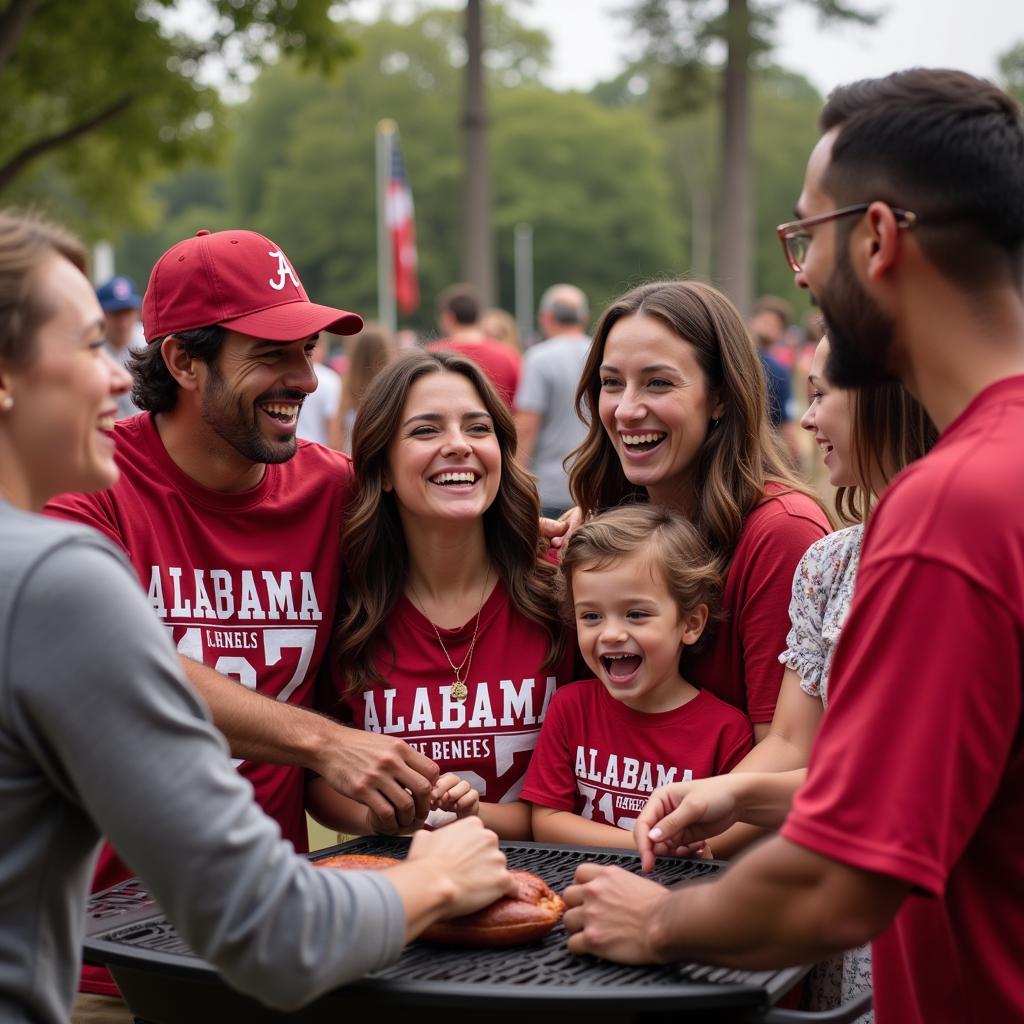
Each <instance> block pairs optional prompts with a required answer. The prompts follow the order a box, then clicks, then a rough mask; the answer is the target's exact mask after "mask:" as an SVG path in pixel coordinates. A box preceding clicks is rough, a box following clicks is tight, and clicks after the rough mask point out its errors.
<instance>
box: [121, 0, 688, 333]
mask: <svg viewBox="0 0 1024 1024" xmlns="http://www.w3.org/2000/svg"><path fill="white" fill-rule="evenodd" d="M488 25H489V27H490V28H491V30H492V31H493V32H495V33H497V38H494V39H493V40H492V43H491V53H492V57H491V58H490V59H489V60H488V65H489V67H490V68H491V113H492V117H493V125H492V132H491V166H492V172H493V191H494V218H495V226H496V229H497V242H498V249H499V267H500V298H501V300H502V302H503V303H504V304H505V305H506V306H509V305H511V303H512V230H513V228H514V225H515V224H517V223H519V222H520V221H526V222H529V223H531V224H532V225H533V229H534V240H535V257H536V270H535V282H536V285H537V287H538V289H540V288H543V287H545V286H546V285H548V284H550V283H553V282H554V281H559V280H571V281H574V282H575V283H578V284H579V285H580V286H581V287H583V288H584V289H585V290H586V291H587V292H588V294H589V295H590V297H591V301H592V302H593V303H594V304H595V305H597V304H599V303H601V302H603V301H604V300H605V299H607V298H608V297H610V296H611V295H613V294H615V293H616V292H617V291H618V290H620V289H621V288H622V287H624V286H625V285H627V284H629V283H631V282H633V281H635V280H637V279H639V278H643V277H649V276H652V275H660V274H671V273H680V272H682V271H684V270H685V268H686V265H685V248H684V240H685V233H684V230H683V226H682V221H681V218H680V217H679V215H678V212H677V210H676V208H675V205H674V203H673V201H672V191H671V182H670V178H669V175H668V165H667V160H666V153H665V147H664V144H663V141H662V139H661V138H660V136H659V135H658V133H656V132H654V131H652V129H651V124H650V119H649V118H648V116H647V115H646V114H645V113H644V112H643V111H642V110H638V109H617V110H616V109H608V108H606V107H603V106H602V105H600V104H599V103H597V102H596V101H595V100H593V99H592V98H590V97H587V96H582V95H580V94H574V93H568V94H563V93H556V92H552V91H551V90H548V89H544V88H542V87H541V86H540V85H539V84H538V81H537V76H538V74H539V72H540V71H541V70H542V69H543V67H544V65H545V62H546V59H547V41H546V39H545V38H544V37H543V36H541V35H538V34H537V33H535V32H533V31H529V30H524V29H522V28H521V27H520V26H518V25H517V24H516V23H515V22H514V21H513V20H512V19H511V18H508V17H504V16H502V17H495V18H491V19H489V21H488ZM351 31H352V34H353V36H354V38H355V39H356V41H357V43H358V47H359V56H358V57H357V58H356V59H354V60H353V61H352V62H351V63H349V64H347V65H346V66H345V69H344V72H343V74H342V75H341V76H340V78H339V79H338V80H336V81H326V80H317V79H314V78H312V77H303V76H301V75H299V74H298V73H297V72H296V70H295V68H294V67H293V66H292V65H291V64H289V63H288V62H282V63H281V64H280V65H279V66H276V67H273V68H269V69H267V70H266V71H265V72H264V73H263V75H262V76H261V77H260V79H259V81H258V82H257V83H256V86H255V88H254V90H253V96H252V99H251V100H250V101H249V102H248V103H245V104H243V105H241V106H239V107H238V108H237V109H236V110H235V111H234V116H233V118H232V125H233V128H234V142H233V145H232V147H231V150H230V152H229V153H228V154H227V156H226V159H225V162H224V167H223V172H222V184H221V185H220V186H219V188H215V187H214V185H213V182H214V179H213V178H211V176H210V175H209V173H204V172H200V171H196V170H193V171H191V172H189V174H188V175H187V176H183V177H180V178H177V179H175V182H174V186H173V188H172V187H171V186H170V185H169V186H165V187H163V188H162V189H161V193H162V201H163V202H164V203H165V211H166V213H165V218H166V223H164V224H162V225H161V228H160V229H159V230H157V231H154V232H151V233H149V234H148V235H144V236H136V237H135V238H133V239H132V240H131V244H130V246H128V247H125V248H124V249H123V250H122V257H123V259H122V263H124V262H125V259H127V260H128V263H127V265H126V266H125V269H127V270H129V271H130V272H132V273H134V275H135V276H137V277H139V278H140V279H142V280H145V277H146V275H147V273H148V270H149V267H150V266H151V265H152V262H153V260H154V259H155V258H156V257H157V256H158V255H159V253H160V252H161V251H162V250H163V249H164V248H166V247H167V246H168V245H170V244H172V243H173V242H174V241H177V240H178V239H179V238H182V237H185V236H186V235H188V234H190V233H192V232H194V231H196V230H197V229H198V228H203V227H205V228H209V229H211V230H216V229H219V228H225V227H232V226H245V227H250V228H253V229H256V230H261V231H263V232H264V233H266V234H267V235H268V236H270V237H271V238H273V239H274V240H275V241H277V242H279V243H280V244H281V245H283V246H284V247H285V249H286V250H287V251H288V252H289V253H290V254H291V255H292V256H293V258H294V259H295V262H296V264H297V265H298V267H299V268H300V270H301V273H302V278H303V282H304V283H305V285H306V287H307V289H308V290H309V291H310V292H311V293H312V294H314V295H315V296H316V297H317V298H318V299H319V300H320V301H326V302H333V303H337V304H338V305H341V306H343V307H345V308H350V309H355V310H357V311H359V312H362V313H364V314H367V313H368V314H370V315H373V314H374V313H375V311H376V263H375V259H376V256H375V252H376V228H375V223H376V221H375V217H376V212H375V192H374V128H375V125H376V123H377V121H378V120H379V119H380V118H382V117H391V118H393V119H394V120H396V121H397V123H398V126H399V130H400V133H401V144H402V150H403V154H404V157H405V162H406V166H407V167H408V169H409V175H410V179H411V182H412V188H413V193H414V197H415V203H416V230H417V236H418V243H419V258H420V286H421V293H422V295H423V297H424V304H423V307H422V308H421V310H420V311H419V313H418V314H417V316H416V318H415V321H414V323H415V325H416V326H418V327H420V328H421V329H432V328H433V327H434V324H433V296H435V295H436V294H437V292H438V291H440V289H441V288H443V287H444V286H445V285H447V284H450V283H451V282H452V281H454V280H457V277H458V274H459V253H460V245H459V241H460V237H461V224H460V202H459V199H460V192H459V190H460V188H461V182H462V167H461V159H462V157H461V146H460V143H459V131H458V123H457V118H458V113H457V112H458V109H459V103H458V97H459V94H460V90H461V87H462V83H461V80H460V75H459V70H458V68H457V66H456V62H457V61H458V60H459V59H460V46H461V40H460V32H461V24H460V20H459V12H452V11H450V10H443V11H426V12H424V13H421V14H420V15H419V16H418V17H417V18H416V19H415V20H414V21H413V22H411V23H409V24H396V23H393V22H389V21H382V22H379V23H377V24H374V25H369V26H363V27H353V28H352V30H351ZM218 196H223V197H224V198H223V200H219V198H218Z"/></svg>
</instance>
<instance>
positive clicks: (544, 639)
mask: <svg viewBox="0 0 1024 1024" xmlns="http://www.w3.org/2000/svg"><path fill="white" fill-rule="evenodd" d="M475 626H476V616H475V615H474V616H473V618H472V619H470V620H469V622H467V623H465V624H464V625H462V626H460V627H459V628H458V629H439V630H438V632H439V633H440V634H441V638H442V639H443V641H444V645H445V647H446V648H447V649H448V653H449V654H450V656H451V659H452V661H454V662H455V664H456V665H458V664H461V662H462V659H463V658H464V657H465V656H466V653H467V651H468V650H469V644H470V642H471V640H472V637H473V630H474V627H475ZM388 641H390V643H391V644H393V645H394V651H395V654H396V657H395V658H394V659H392V654H391V648H390V647H389V646H388ZM565 647H566V650H565V654H564V655H563V656H562V658H561V660H560V661H559V663H558V664H557V665H555V666H553V667H552V668H547V669H545V668H542V665H543V663H544V659H545V658H546V656H547V650H548V634H547V632H546V631H545V630H544V629H542V628H541V627H540V626H539V625H537V624H536V623H534V622H531V621H530V620H529V619H527V618H524V617H523V616H522V615H520V614H519V613H518V612H516V611H515V610H514V609H513V608H512V606H511V604H510V603H509V598H508V592H507V591H506V589H505V586H504V584H503V583H502V582H501V580H499V581H498V583H497V584H496V586H495V587H494V589H493V590H492V591H491V594H490V596H489V597H488V598H487V600H486V601H485V602H484V606H483V609H482V610H481V612H480V630H479V634H478V636H477V643H476V648H475V650H474V652H473V659H472V661H471V662H470V664H469V667H468V669H467V673H468V674H467V680H466V687H467V689H468V691H469V693H468V696H467V697H466V699H465V701H456V700H453V699H452V697H451V686H452V681H453V675H452V670H451V667H450V666H449V665H448V662H447V660H446V659H445V656H444V653H443V652H442V650H441V646H440V644H439V643H438V640H437V636H436V635H435V633H434V630H433V627H432V626H431V625H430V622H429V621H428V620H427V619H426V618H425V617H424V616H423V614H422V613H421V612H420V611H419V609H417V608H416V607H415V606H414V605H413V604H412V603H411V602H410V601H409V600H408V598H406V597H405V596H404V595H403V596H402V597H400V598H399V601H398V604H397V605H396V606H395V610H394V611H393V612H392V614H391V616H390V618H389V620H388V622H387V624H386V626H385V635H384V639H382V640H381V641H379V642H378V644H377V655H376V663H377V667H378V669H379V671H380V672H381V674H382V675H383V676H384V677H385V678H386V679H387V681H388V682H387V685H386V686H380V685H377V686H371V687H370V688H369V689H368V690H365V691H363V692H362V693H357V694H347V695H346V694H344V685H345V682H344V678H343V676H338V677H337V685H338V686H339V696H340V698H341V703H342V705H343V709H341V708H339V709H334V710H335V711H338V712H339V713H341V714H342V715H343V717H345V718H347V719H348V720H349V721H351V722H352V723H353V724H354V725H356V726H357V727H358V728H361V729H365V730H367V731H370V732H380V733H386V734H388V735H390V736H398V737H399V738H400V739H403V740H405V741H406V742H407V743H408V744H409V745H410V746H412V747H415V748H416V749H417V750H419V751H420V752H421V753H423V754H425V755H426V756H427V757H429V758H430V759H431V760H432V761H436V762H437V764H438V766H439V767H440V769H441V771H442V773H444V772H454V773H455V774H456V775H459V776H461V777H462V778H464V779H466V780H467V781H468V782H470V783H471V784H472V785H473V786H474V788H475V789H476V790H477V791H478V792H479V793H480V798H481V799H482V800H487V801H489V802H491V803H501V802H503V801H510V800H516V799H518V797H519V790H520V788H521V787H522V783H523V776H524V775H525V773H526V766H527V764H528V763H529V761H530V755H531V754H532V753H533V748H534V746H535V745H536V743H537V735H538V733H539V732H540V727H541V723H542V722H543V721H544V717H545V715H546V714H547V710H548V705H549V704H550V702H551V698H552V697H553V696H554V693H555V689H556V687H558V686H561V685H562V684H563V683H566V682H568V681H569V680H570V679H572V677H573V663H574V658H575V651H576V644H575V639H574V638H573V637H568V636H567V643H566V645H565ZM327 710H328V711H330V710H332V709H330V708H328V709H327Z"/></svg>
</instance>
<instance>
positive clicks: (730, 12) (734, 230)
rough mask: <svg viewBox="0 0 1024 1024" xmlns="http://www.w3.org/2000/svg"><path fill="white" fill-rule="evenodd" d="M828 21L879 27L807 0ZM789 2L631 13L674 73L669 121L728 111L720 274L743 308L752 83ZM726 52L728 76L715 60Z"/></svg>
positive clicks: (664, 4) (672, 3)
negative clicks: (706, 110)
mask: <svg viewBox="0 0 1024 1024" xmlns="http://www.w3.org/2000/svg"><path fill="white" fill-rule="evenodd" d="M801 2H802V3H804V4H805V5H807V6H809V7H811V8H812V9H814V10H815V11H816V12H817V14H818V16H819V19H820V20H821V21H822V23H828V22H833V21H837V20H843V21H856V22H860V23H861V24H873V23H874V22H875V21H876V20H877V17H878V16H877V15H876V14H873V13H868V12H866V11H863V10H861V9H859V8H858V7H857V6H855V5H853V4H851V3H847V2H843V0H801ZM783 7H784V4H782V3H779V2H769V0H633V3H631V4H630V5H628V6H627V7H626V8H625V9H624V10H625V13H627V14H628V15H629V16H630V18H631V21H632V24H633V28H634V29H635V30H636V32H637V33H638V34H639V35H640V37H641V39H642V40H643V42H644V44H645V49H646V53H647V56H648V58H649V59H650V60H651V61H654V62H656V63H658V64H661V65H663V66H664V67H665V68H666V69H667V74H666V76H665V78H664V83H663V86H664V87H663V89H662V91H661V99H662V111H663V113H664V114H665V115H666V116H674V115H679V114H682V113H687V112H693V111H695V110H699V109H700V108H702V107H705V106H707V105H708V104H709V103H711V102H716V104H717V105H718V106H719V107H720V109H721V120H720V125H721V140H722V141H721V148H722V157H721V161H720V164H719V174H720V177H721V179H722V182H723V185H722V195H721V200H720V203H719V210H718V216H717V218H716V220H717V223H718V225H719V230H720V239H721V245H720V247H719V258H718V261H717V265H718V266H717V270H718V276H719V277H720V278H721V279H722V282H723V284H724V285H726V286H727V289H728V290H729V292H730V294H731V295H732V297H733V299H734V300H735V301H736V302H737V304H738V305H739V306H740V307H741V308H745V307H747V306H748V305H749V303H750V300H751V298H752V295H751V292H752V289H753V276H752V271H753V247H754V242H753V239H754V235H753V232H754V230H755V228H756V220H757V216H756V213H755V211H754V208H753V205H752V191H753V186H752V178H751V173H752V168H751V148H750V147H751V133H752V125H753V119H752V111H751V79H750V76H751V74H752V73H753V71H754V70H755V68H757V67H758V66H760V65H763V64H764V63H765V61H766V58H767V55H768V54H769V53H770V51H771V48H772V43H773V33H774V31H775V29H776V27H777V22H778V18H779V15H780V13H781V11H782V9H783ZM718 51H724V55H725V59H724V63H722V65H721V73H720V74H711V73H709V69H710V68H711V67H713V66H715V65H714V64H713V63H712V61H713V55H714V54H716V53H717V52H718Z"/></svg>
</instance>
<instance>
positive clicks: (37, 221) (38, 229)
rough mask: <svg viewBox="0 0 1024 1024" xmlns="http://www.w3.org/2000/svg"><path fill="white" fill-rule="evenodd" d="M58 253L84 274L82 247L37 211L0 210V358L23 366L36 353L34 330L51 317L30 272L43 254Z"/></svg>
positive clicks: (47, 299) (14, 366) (46, 297)
mask: <svg viewBox="0 0 1024 1024" xmlns="http://www.w3.org/2000/svg"><path fill="white" fill-rule="evenodd" d="M51 255H57V256H63V257H64V259H66V260H68V261H70V262H71V263H72V264H74V265H75V266H76V267H77V268H78V269H79V270H80V271H81V272H82V273H83V274H84V273H85V272H86V256H85V247H84V246H83V245H82V243H81V242H80V241H79V240H78V239H77V238H76V237H75V236H74V235H72V234H71V233H70V232H69V231H66V230H65V229H64V228H62V227H60V226H59V225H57V224H54V223H52V222H51V221H48V220H45V219H44V218H43V217H41V216H39V215H37V214H19V213H17V212H16V211H14V210H0V362H3V363H5V364H6V365H7V366H8V367H10V368H11V369H23V368H24V367H26V366H28V365H29V363H31V362H32V361H33V360H34V359H35V357H36V355H37V350H36V332H37V331H38V329H39V327H40V326H42V324H43V323H45V322H46V320H47V319H48V318H49V317H50V316H52V315H53V312H54V310H53V308H52V307H51V302H50V298H51V297H50V296H49V295H47V294H45V293H44V291H43V290H42V289H41V288H39V287H37V285H36V281H35V280H34V279H33V275H34V274H35V272H36V270H37V269H38V268H39V266H40V264H42V263H43V262H44V261H45V260H46V258H47V257H49V256H51Z"/></svg>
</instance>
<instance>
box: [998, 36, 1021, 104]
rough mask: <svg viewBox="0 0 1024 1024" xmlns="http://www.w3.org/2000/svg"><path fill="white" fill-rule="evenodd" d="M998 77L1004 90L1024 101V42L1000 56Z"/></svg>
mask: <svg viewBox="0 0 1024 1024" xmlns="http://www.w3.org/2000/svg"><path fill="white" fill-rule="evenodd" d="M999 77H1000V79H1001V80H1002V84H1003V87H1004V88H1005V89H1006V91H1007V92H1009V93H1010V95H1012V96H1015V97H1016V98H1017V100H1018V101H1019V102H1021V103H1024V42H1020V43H1017V45H1016V46H1012V47H1011V48H1010V49H1009V50H1007V51H1006V53H1004V54H1002V55H1001V56H1000V58H999Z"/></svg>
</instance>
